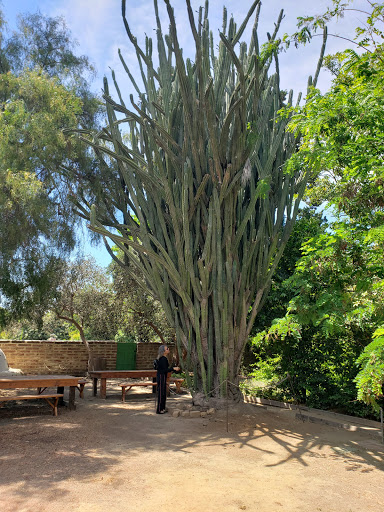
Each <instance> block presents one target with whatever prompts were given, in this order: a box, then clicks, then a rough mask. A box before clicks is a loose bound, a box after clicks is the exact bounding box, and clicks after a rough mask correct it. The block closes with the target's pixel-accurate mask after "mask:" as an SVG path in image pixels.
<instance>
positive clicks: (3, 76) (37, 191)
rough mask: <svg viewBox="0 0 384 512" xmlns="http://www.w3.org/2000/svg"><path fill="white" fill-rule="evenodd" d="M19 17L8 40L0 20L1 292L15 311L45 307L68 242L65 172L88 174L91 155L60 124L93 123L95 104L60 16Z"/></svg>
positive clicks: (70, 221) (71, 235)
mask: <svg viewBox="0 0 384 512" xmlns="http://www.w3.org/2000/svg"><path fill="white" fill-rule="evenodd" d="M19 21H20V26H19V30H18V31H15V32H14V33H13V35H12V36H11V37H10V38H8V39H7V38H6V37H5V32H4V26H3V24H1V26H0V30H1V34H0V41H1V44H0V110H1V116H0V214H1V218H2V219H3V222H2V223H1V224H0V292H1V303H2V305H3V307H5V308H7V309H8V310H9V311H12V313H13V315H17V316H19V317H20V316H21V315H24V316H28V315H29V316H31V315H33V314H34V313H35V309H36V310H38V311H39V314H40V316H41V314H42V312H44V311H45V309H46V305H47V301H49V300H50V296H51V292H52V293H53V291H54V290H55V279H54V276H53V274H54V268H55V265H56V267H59V266H60V262H59V260H60V257H63V256H64V255H68V253H69V252H70V251H71V250H72V249H73V247H74V244H75V227H76V225H77V224H78V218H76V220H75V217H74V215H73V213H72V203H71V202H70V196H71V194H72V188H73V187H75V184H72V185H70V184H69V182H68V176H69V170H70V171H71V173H72V176H73V174H81V173H82V172H83V173H87V172H89V170H90V168H91V167H92V160H91V159H90V156H89V155H88V154H87V152H86V151H85V150H84V148H81V147H80V145H79V144H73V145H72V146H69V145H68V141H66V140H65V138H64V135H63V131H62V130H63V128H68V127H73V128H74V127H79V126H81V127H90V126H95V125H96V120H97V115H98V112H99V111H100V103H99V101H98V100H97V98H95V97H94V95H92V94H91V93H90V91H89V86H88V82H87V81H86V79H85V78H84V77H85V76H86V74H87V70H88V71H91V72H92V71H93V70H92V68H91V67H90V66H89V64H88V62H87V59H86V58H85V57H76V56H75V54H74V53H73V52H72V48H73V45H72V42H71V35H70V33H69V31H68V30H67V28H66V27H65V23H64V22H63V20H62V19H61V18H46V17H44V16H42V15H41V14H34V15H25V16H22V17H20V19H19ZM50 283H51V284H52V289H51V291H50V290H49V284H50ZM43 292H44V293H43ZM34 301H36V302H34ZM34 304H36V308H34ZM40 323H41V318H40Z"/></svg>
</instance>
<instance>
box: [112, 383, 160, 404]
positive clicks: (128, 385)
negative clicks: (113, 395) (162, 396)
mask: <svg viewBox="0 0 384 512" xmlns="http://www.w3.org/2000/svg"><path fill="white" fill-rule="evenodd" d="M120 386H121V401H122V402H125V394H126V393H127V391H129V390H130V389H131V388H132V387H133V386H157V382H151V381H149V380H144V381H141V382H123V383H122V384H120ZM127 388H128V389H127Z"/></svg>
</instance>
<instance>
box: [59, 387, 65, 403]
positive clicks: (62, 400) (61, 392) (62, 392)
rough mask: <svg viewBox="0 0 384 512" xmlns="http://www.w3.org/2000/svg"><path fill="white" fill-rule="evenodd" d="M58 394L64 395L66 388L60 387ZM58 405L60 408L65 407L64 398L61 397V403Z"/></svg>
mask: <svg viewBox="0 0 384 512" xmlns="http://www.w3.org/2000/svg"><path fill="white" fill-rule="evenodd" d="M57 393H58V394H60V395H64V386H59V387H58V388H57ZM57 405H59V406H60V407H63V406H64V405H65V402H64V397H62V396H61V397H60V398H59V402H58V404H57Z"/></svg>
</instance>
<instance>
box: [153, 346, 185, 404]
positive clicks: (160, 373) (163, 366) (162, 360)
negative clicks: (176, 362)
mask: <svg viewBox="0 0 384 512" xmlns="http://www.w3.org/2000/svg"><path fill="white" fill-rule="evenodd" d="M168 354H169V348H168V346H167V345H160V347H159V354H158V357H157V376H156V382H157V406H156V414H165V413H166V412H167V409H166V407H165V402H166V400H167V375H168V373H169V372H173V371H175V372H178V371H179V370H180V368H179V367H178V366H175V367H173V366H169V362H168V359H167V355H168Z"/></svg>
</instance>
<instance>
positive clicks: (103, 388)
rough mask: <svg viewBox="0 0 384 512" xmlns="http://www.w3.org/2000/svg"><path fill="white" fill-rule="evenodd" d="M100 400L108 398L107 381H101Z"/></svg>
mask: <svg viewBox="0 0 384 512" xmlns="http://www.w3.org/2000/svg"><path fill="white" fill-rule="evenodd" d="M100 398H107V379H103V378H101V379H100Z"/></svg>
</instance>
